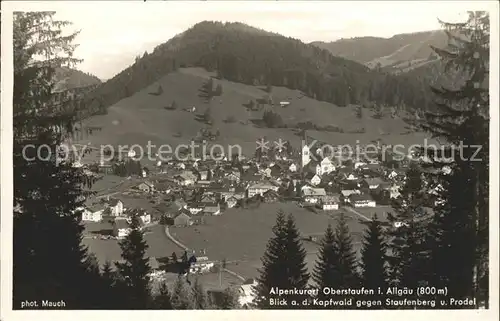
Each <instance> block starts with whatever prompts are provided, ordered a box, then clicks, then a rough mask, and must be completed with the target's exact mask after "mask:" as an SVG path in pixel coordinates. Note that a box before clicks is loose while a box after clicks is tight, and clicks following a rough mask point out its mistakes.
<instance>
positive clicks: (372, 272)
mask: <svg viewBox="0 0 500 321" xmlns="http://www.w3.org/2000/svg"><path fill="white" fill-rule="evenodd" d="M387 268H388V262H387V244H386V242H385V239H384V231H383V230H382V226H381V224H380V221H379V220H378V219H377V215H376V214H375V215H373V217H372V221H370V222H369V225H368V229H367V230H366V232H365V235H364V242H363V248H362V249H361V270H362V272H361V282H362V285H363V286H364V287H366V288H368V289H373V290H374V291H375V293H378V291H379V290H381V291H382V293H385V291H386V289H387V286H388V278H389V274H388V271H387ZM383 298H384V295H383V294H382V295H377V299H383ZM364 299H365V300H370V297H365V298H364Z"/></svg>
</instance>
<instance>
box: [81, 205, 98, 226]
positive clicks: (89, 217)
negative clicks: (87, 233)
mask: <svg viewBox="0 0 500 321" xmlns="http://www.w3.org/2000/svg"><path fill="white" fill-rule="evenodd" d="M78 210H81V211H82V221H86V222H100V221H101V220H102V214H103V212H104V208H103V207H102V206H101V205H99V204H97V205H91V206H88V207H86V208H79V209H78Z"/></svg>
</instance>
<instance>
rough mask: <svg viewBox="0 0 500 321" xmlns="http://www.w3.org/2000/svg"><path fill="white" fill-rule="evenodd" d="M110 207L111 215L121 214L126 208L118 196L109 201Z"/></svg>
mask: <svg viewBox="0 0 500 321" xmlns="http://www.w3.org/2000/svg"><path fill="white" fill-rule="evenodd" d="M108 208H109V213H110V214H111V216H121V215H123V211H124V210H125V209H124V206H123V202H122V201H120V200H119V199H116V198H112V199H110V200H109V201H108Z"/></svg>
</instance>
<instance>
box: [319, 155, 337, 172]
mask: <svg viewBox="0 0 500 321" xmlns="http://www.w3.org/2000/svg"><path fill="white" fill-rule="evenodd" d="M319 166H320V172H319V175H320V176H322V175H325V174H330V173H331V172H333V171H335V165H333V163H332V161H331V160H330V159H329V158H328V157H325V158H323V160H322V161H321V163H320V164H319ZM316 174H317V173H316Z"/></svg>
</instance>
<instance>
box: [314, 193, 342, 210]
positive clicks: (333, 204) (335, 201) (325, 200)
mask: <svg viewBox="0 0 500 321" xmlns="http://www.w3.org/2000/svg"><path fill="white" fill-rule="evenodd" d="M339 205H340V196H339V195H325V196H322V197H320V199H319V202H318V206H319V208H321V209H322V210H323V211H335V210H338V209H339Z"/></svg>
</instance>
